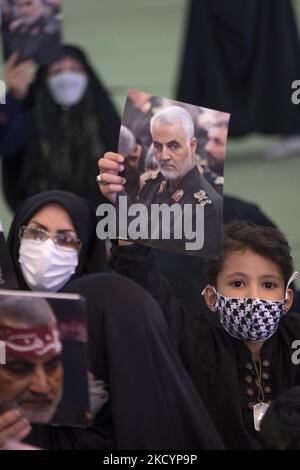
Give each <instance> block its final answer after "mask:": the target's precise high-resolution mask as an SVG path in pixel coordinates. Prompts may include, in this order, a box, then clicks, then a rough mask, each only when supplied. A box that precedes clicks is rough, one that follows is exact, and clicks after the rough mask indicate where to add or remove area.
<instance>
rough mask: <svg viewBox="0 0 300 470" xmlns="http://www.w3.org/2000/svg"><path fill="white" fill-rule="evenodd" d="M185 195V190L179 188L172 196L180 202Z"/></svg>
mask: <svg viewBox="0 0 300 470" xmlns="http://www.w3.org/2000/svg"><path fill="white" fill-rule="evenodd" d="M183 195H184V191H183V189H178V190H177V191H175V193H174V194H172V196H171V197H172V199H173V201H175V202H179V201H180V199H182V198H183Z"/></svg>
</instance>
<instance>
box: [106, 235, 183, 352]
mask: <svg viewBox="0 0 300 470" xmlns="http://www.w3.org/2000/svg"><path fill="white" fill-rule="evenodd" d="M112 252H113V265H114V269H115V271H116V272H117V273H118V274H121V275H123V276H126V277H128V278H130V279H132V280H133V281H135V282H136V283H137V284H139V285H140V286H142V287H143V288H144V289H145V290H147V291H148V292H149V293H150V294H151V295H152V297H154V299H155V300H156V301H157V303H158V304H159V306H160V308H161V310H162V312H163V314H164V316H165V319H166V321H167V323H168V325H169V328H170V330H171V332H172V334H173V336H174V338H175V340H176V343H177V345H178V344H179V342H180V341H181V340H182V336H183V332H184V330H185V328H186V326H187V325H186V324H187V323H188V322H189V314H188V312H187V311H186V309H185V307H184V306H183V305H182V304H181V303H180V302H179V301H178V300H177V299H176V298H175V297H174V296H173V295H172V293H171V289H170V286H169V283H168V281H167V280H166V278H165V277H164V276H163V275H162V274H161V272H160V269H159V265H158V261H157V257H156V254H155V252H154V251H153V250H152V249H151V248H148V247H145V246H143V245H138V244H133V245H130V246H122V247H118V246H115V245H114V246H113V249H112Z"/></svg>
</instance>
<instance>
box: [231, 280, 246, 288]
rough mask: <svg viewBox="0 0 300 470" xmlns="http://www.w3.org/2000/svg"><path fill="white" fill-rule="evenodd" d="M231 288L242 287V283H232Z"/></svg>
mask: <svg viewBox="0 0 300 470" xmlns="http://www.w3.org/2000/svg"><path fill="white" fill-rule="evenodd" d="M230 285H231V286H232V287H242V286H243V285H244V283H243V282H242V281H234V282H232V283H231V284H230Z"/></svg>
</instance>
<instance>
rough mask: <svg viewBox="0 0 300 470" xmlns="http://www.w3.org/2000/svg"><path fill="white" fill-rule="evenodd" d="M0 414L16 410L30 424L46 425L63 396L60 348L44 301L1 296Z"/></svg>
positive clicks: (52, 314)
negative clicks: (2, 357) (3, 350)
mask: <svg viewBox="0 0 300 470" xmlns="http://www.w3.org/2000/svg"><path fill="white" fill-rule="evenodd" d="M0 340H1V341H3V342H4V343H5V345H6V364H3V365H0V412H4V411H7V410H9V409H19V410H20V411H21V413H22V415H23V416H24V417H25V418H27V419H28V420H29V421H30V422H32V423H49V422H51V420H52V419H53V417H54V415H55V412H56V410H57V407H58V404H59V403H60V401H61V398H62V395H63V383H64V369H63V365H62V361H61V353H62V344H61V341H60V338H59V331H58V327H57V320H56V317H55V315H54V313H53V311H52V309H51V307H50V306H49V304H48V303H47V301H46V300H44V299H41V298H32V297H25V296H6V295H5V296H0Z"/></svg>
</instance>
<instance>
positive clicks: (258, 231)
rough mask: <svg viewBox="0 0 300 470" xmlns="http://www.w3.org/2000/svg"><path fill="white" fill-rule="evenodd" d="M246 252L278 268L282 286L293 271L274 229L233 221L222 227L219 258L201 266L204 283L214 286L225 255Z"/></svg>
mask: <svg viewBox="0 0 300 470" xmlns="http://www.w3.org/2000/svg"><path fill="white" fill-rule="evenodd" d="M247 249H248V250H251V251H253V252H254V253H257V254H258V255H261V256H263V257H264V258H268V259H270V260H271V261H273V262H274V263H276V264H278V266H280V268H281V271H282V273H283V276H284V282H285V284H287V282H288V280H289V278H290V276H291V275H292V274H293V271H294V268H293V258H292V257H291V249H290V246H289V244H288V241H287V239H286V238H285V236H284V235H283V234H282V233H281V232H280V231H279V230H277V229H276V228H273V227H264V226H262V225H255V224H252V223H251V222H245V221H235V222H231V223H229V224H226V225H224V229H223V255H222V258H221V259H220V260H207V261H206V263H205V270H206V277H207V281H208V283H209V284H211V285H216V282H217V277H218V274H219V272H220V271H221V269H222V266H223V262H224V259H225V258H226V256H227V255H228V254H229V253H231V252H233V251H243V250H247Z"/></svg>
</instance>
